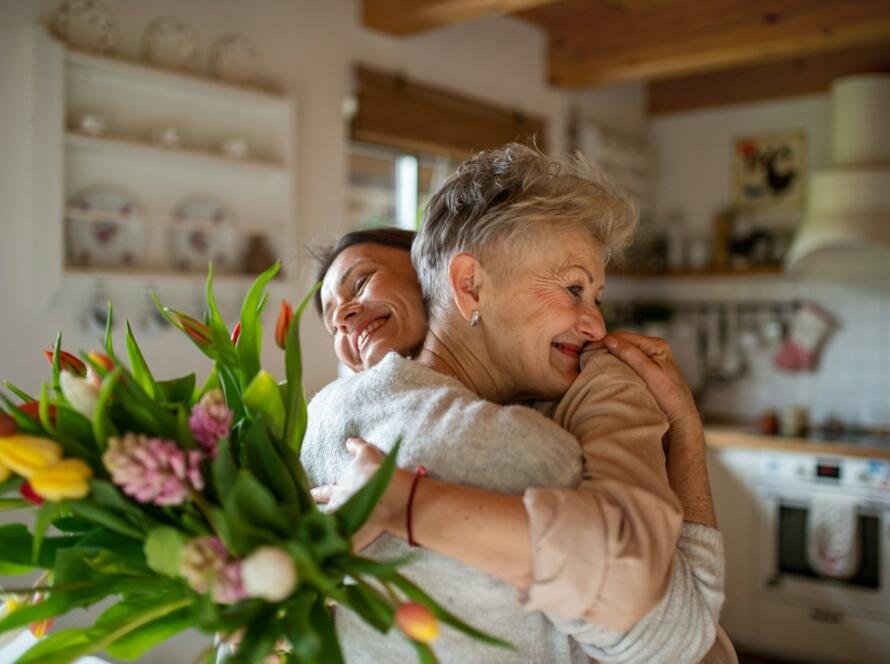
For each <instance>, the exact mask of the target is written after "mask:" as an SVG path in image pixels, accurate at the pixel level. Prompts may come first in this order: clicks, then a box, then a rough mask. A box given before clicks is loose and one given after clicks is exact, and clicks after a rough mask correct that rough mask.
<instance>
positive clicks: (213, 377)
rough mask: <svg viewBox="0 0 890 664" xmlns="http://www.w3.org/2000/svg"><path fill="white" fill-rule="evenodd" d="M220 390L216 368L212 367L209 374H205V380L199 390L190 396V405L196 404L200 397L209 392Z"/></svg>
mask: <svg viewBox="0 0 890 664" xmlns="http://www.w3.org/2000/svg"><path fill="white" fill-rule="evenodd" d="M217 389H220V384H219V374H217V372H216V367H215V366H214V367H213V368H212V369H211V370H210V373H209V374H207V378H205V379H204V384H203V385H201V388H200V389H199V390H196V391H195V393H194V394H193V395H192V403H197V402H198V401H199V400H200V399H201V397H203V396H204V395H205V394H207V393H208V392H209V391H210V390H217Z"/></svg>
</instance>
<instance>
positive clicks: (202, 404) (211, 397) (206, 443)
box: [189, 390, 232, 458]
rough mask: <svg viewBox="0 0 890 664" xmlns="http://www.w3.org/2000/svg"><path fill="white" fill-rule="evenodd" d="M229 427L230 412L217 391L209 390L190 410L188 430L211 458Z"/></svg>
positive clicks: (230, 424) (230, 423) (214, 455)
mask: <svg viewBox="0 0 890 664" xmlns="http://www.w3.org/2000/svg"><path fill="white" fill-rule="evenodd" d="M231 426H232V411H230V410H229V409H228V408H227V407H226V402H225V399H224V398H223V395H222V392H220V391H219V390H211V391H210V392H208V393H207V394H205V395H204V396H203V397H201V401H199V402H198V403H197V404H196V405H195V407H194V408H192V414H191V416H190V417H189V428H190V429H191V430H192V435H193V436H194V437H195V440H197V441H198V442H199V443H200V444H201V447H203V448H204V450H205V451H206V452H207V454H209V455H210V457H211V458H215V457H216V450H217V445H218V443H219V441H220V439H222V438H227V437H228V435H229V428H230V427H231Z"/></svg>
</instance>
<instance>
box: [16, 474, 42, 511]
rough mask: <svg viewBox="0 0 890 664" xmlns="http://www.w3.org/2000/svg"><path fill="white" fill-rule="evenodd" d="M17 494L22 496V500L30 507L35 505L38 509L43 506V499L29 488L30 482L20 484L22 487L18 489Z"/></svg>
mask: <svg viewBox="0 0 890 664" xmlns="http://www.w3.org/2000/svg"><path fill="white" fill-rule="evenodd" d="M34 472H35V473H36V472H38V471H36V470H35V471H34ZM32 477H33V475H32ZM19 493H20V494H22V498H24V499H25V500H27V501H28V502H29V503H31V504H32V505H37V506H38V507H40V506H41V505H43V498H41V497H40V496H38V495H37V494H36V493H34V487H32V486H31V483H30V482H27V481H26V482H22V485H21V486H20V487H19Z"/></svg>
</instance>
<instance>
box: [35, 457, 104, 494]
mask: <svg viewBox="0 0 890 664" xmlns="http://www.w3.org/2000/svg"><path fill="white" fill-rule="evenodd" d="M92 476H93V471H92V469H91V468H90V467H89V466H88V465H87V464H86V463H84V462H83V461H81V460H80V459H64V460H62V461H59V462H58V463H54V464H51V465H49V466H44V467H43V468H38V469H37V470H35V471H34V472H33V473H32V474H31V478H30V484H31V488H32V489H33V490H34V493H36V494H37V495H38V496H40V497H41V498H44V499H46V500H50V501H52V502H58V501H60V500H65V499H66V498H74V499H80V498H85V497H86V496H87V494H88V493H89V492H90V478H91V477H92Z"/></svg>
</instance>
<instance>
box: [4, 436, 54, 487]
mask: <svg viewBox="0 0 890 664" xmlns="http://www.w3.org/2000/svg"><path fill="white" fill-rule="evenodd" d="M61 458H62V448H61V447H59V445H57V444H56V443H54V442H53V441H51V440H49V439H48V438H38V437H37V436H28V435H25V434H16V435H14V436H6V437H4V438H0V463H2V464H3V465H4V466H6V467H7V468H9V469H10V470H12V471H13V472H16V473H18V474H19V475H21V476H22V477H31V475H32V474H33V473H34V471H35V470H37V469H38V468H43V467H44V466H48V465H50V464H53V463H56V462H57V461H59V459H61Z"/></svg>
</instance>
